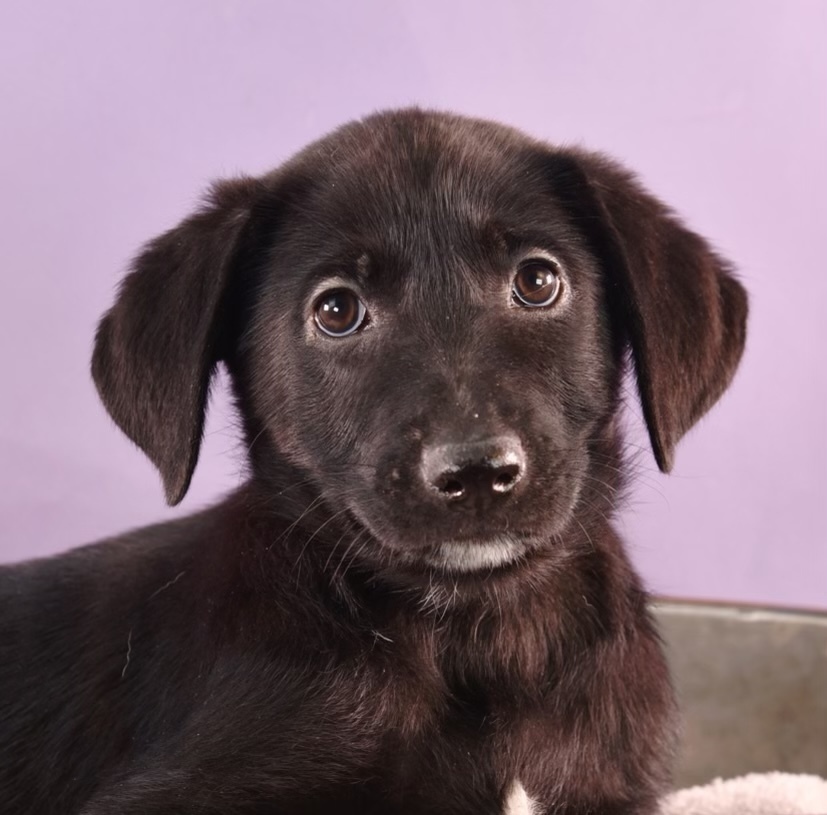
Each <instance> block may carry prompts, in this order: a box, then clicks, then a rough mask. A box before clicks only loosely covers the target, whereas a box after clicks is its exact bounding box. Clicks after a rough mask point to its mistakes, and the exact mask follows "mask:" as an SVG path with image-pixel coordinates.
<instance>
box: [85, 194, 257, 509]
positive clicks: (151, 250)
mask: <svg viewBox="0 0 827 815" xmlns="http://www.w3.org/2000/svg"><path fill="white" fill-rule="evenodd" d="M257 184H258V182H257V181H254V180H253V179H240V180H237V181H229V182H222V183H220V184H217V185H215V186H214V187H213V188H212V190H211V192H210V194H209V196H208V198H207V201H206V203H205V204H204V206H203V207H202V209H201V210H200V211H198V212H196V213H195V214H194V215H192V216H191V217H189V218H187V219H186V220H184V221H183V222H182V223H181V224H179V225H178V226H177V227H176V228H175V229H172V230H170V231H169V232H166V233H165V234H163V235H161V236H160V237H158V238H156V239H155V240H154V241H152V242H150V243H149V244H147V246H146V247H145V248H144V249H143V251H142V252H141V254H140V255H138V257H137V258H136V259H135V261H134V262H133V264H132V271H131V272H130V274H128V275H127V276H126V278H125V279H124V281H123V282H122V284H121V286H120V289H119V293H118V297H117V300H116V302H115V305H114V306H113V307H112V308H111V309H110V311H109V312H107V314H106V315H105V316H104V317H103V319H102V320H101V322H100V325H99V326H98V331H97V336H96V340H95V350H94V354H93V356H92V377H93V379H94V381H95V385H96V386H97V389H98V393H99V394H100V396H101V399H102V400H103V403H104V405H105V406H106V409H107V410H108V411H109V413H110V415H111V416H112V418H113V419H114V420H115V422H116V423H117V424H118V426H119V427H120V428H121V430H123V431H124V433H126V435H127V436H129V438H130V439H132V441H134V442H135V444H137V445H138V447H140V448H141V450H143V451H144V452H145V453H146V454H147V456H148V457H149V458H150V460H151V461H152V462H153V463H154V464H155V466H156V467H157V468H158V470H159V471H160V473H161V477H162V479H163V482H164V489H165V492H166V498H167V502H168V503H169V504H170V505H175V504H177V503H178V502H179V501H180V500H181V499H182V498H183V497H184V495H185V493H186V491H187V488H188V487H189V484H190V480H191V478H192V473H193V470H194V469H195V464H196V461H197V460H198V451H199V447H200V445H201V433H202V429H203V423H204V411H205V408H206V403H207V395H208V392H209V384H210V379H211V376H212V373H213V371H214V369H215V366H216V364H217V363H218V361H219V360H220V359H221V358H222V355H223V354H224V353H225V346H226V342H227V336H226V335H227V319H226V313H225V312H226V306H227V302H228V298H229V291H230V288H231V281H232V278H233V276H234V275H233V272H234V267H235V265H236V259H237V256H238V254H239V244H240V242H241V237H242V234H243V233H244V231H245V226H246V224H247V222H248V220H249V218H250V212H251V207H252V201H253V197H254V194H255V191H256V189H257Z"/></svg>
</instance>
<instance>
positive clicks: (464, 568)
mask: <svg viewBox="0 0 827 815" xmlns="http://www.w3.org/2000/svg"><path fill="white" fill-rule="evenodd" d="M530 548H531V542H530V541H528V540H526V539H523V538H518V537H517V536H515V535H506V534H503V535H497V536H495V537H493V538H487V539H484V540H476V539H469V540H448V541H444V542H443V543H438V544H436V545H434V546H431V547H428V548H427V549H426V550H425V551H424V552H422V553H421V554H420V559H421V562H422V563H424V564H426V565H427V566H431V567H433V568H435V569H438V570H440V571H444V572H476V571H480V570H483V569H498V568H502V567H505V566H508V565H510V564H512V563H515V562H516V561H518V560H521V559H522V558H524V557H525V555H526V553H527V552H528V550H529V549H530Z"/></svg>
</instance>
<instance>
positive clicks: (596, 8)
mask: <svg viewBox="0 0 827 815" xmlns="http://www.w3.org/2000/svg"><path fill="white" fill-rule="evenodd" d="M825 44H827V4H825V3H824V2H820V0H811V1H810V2H804V1H803V0H796V1H795V2H792V0H783V1H781V2H758V0H737V1H736V0H727V2H695V1H694V0H693V2H670V3H663V2H660V1H659V0H645V1H641V0H627V2H624V3H617V2H614V0H605V2H582V1H581V2H578V3H571V2H549V1H548V0H519V2H510V3H507V4H506V3H493V2H487V3H484V2H480V0H436V1H434V0H411V1H410V2H400V1H398V0H397V1H396V2H388V0H375V2H368V1H367V0H360V2H353V0H349V2H342V0H301V2H297V1H294V0H281V2H267V1H266V0H257V2H241V1H240V0H239V1H234V0H223V1H222V0H210V1H209V2H207V0H186V1H183V0H176V2H169V1H168V0H163V2H160V1H159V0H152V1H151V2H149V1H148V0H141V2H140V3H129V4H127V3H111V2H109V0H77V1H76V2H72V3H66V2H58V0H44V2H37V3H34V2H28V1H27V2H20V1H19V0H4V2H3V4H2V7H0V100H1V101H2V108H0V122H2V123H1V124H0V179H2V184H1V185H0V230H2V232H1V233H0V234H2V240H0V269H1V270H2V271H1V272H0V345H2V347H3V348H4V349H5V363H4V371H3V376H2V400H0V486H2V489H0V559H3V560H15V559H21V558H26V557H32V556H35V555H45V554H48V553H51V552H56V551H59V550H62V549H66V548H68V547H70V546H74V545H77V544H80V543H84V542H87V541H90V540H94V539H95V538H99V537H101V536H104V535H107V534H111V533H114V532H117V531H119V530H122V529H124V528H127V527H130V526H134V525H138V524H143V523H146V522H149V521H153V520H156V519H159V518H166V517H170V516H171V515H173V514H174V513H173V512H172V511H171V510H168V509H165V507H164V505H163V501H162V493H161V488H160V484H159V482H158V479H157V477H156V475H155V473H154V471H153V470H152V469H151V467H150V465H149V464H148V463H147V462H146V461H145V460H144V459H143V458H142V457H141V455H140V454H139V453H138V452H137V450H135V449H133V447H132V446H131V444H130V443H129V442H128V441H127V440H126V439H125V438H124V437H122V436H120V435H119V433H118V432H117V431H116V429H115V427H114V425H113V424H112V423H111V422H110V420H109V419H108V418H107V416H106V414H105V413H104V411H103V409H102V408H101V407H100V405H99V404H98V401H97V397H96V395H95V392H94V389H93V387H92V384H91V381H90V379H89V375H88V358H89V353H90V347H91V341H92V335H93V331H94V327H95V323H96V320H97V318H98V316H99V315H100V313H101V312H102V311H103V310H104V309H105V308H106V307H108V305H109V304H110V302H111V300H112V297H113V292H114V288H115V285H116V282H117V280H118V278H119V277H120V275H121V274H122V272H123V270H124V266H125V264H126V262H127V260H128V258H129V257H130V255H131V254H132V253H133V252H134V251H135V249H136V248H137V247H138V245H139V244H140V243H141V242H143V241H144V240H145V239H147V238H149V237H151V236H153V235H155V234H156V233H157V232H159V231H161V230H163V229H165V228H167V227H169V226H171V225H172V224H173V223H175V222H176V220H177V219H178V218H180V217H181V216H182V215H184V214H185V213H186V212H187V211H188V210H189V208H190V207H191V206H192V205H193V203H194V202H195V201H196V199H197V197H198V195H199V193H200V192H201V190H203V188H204V186H205V183H206V182H207V181H208V179H210V178H213V177H215V176H221V175H225V174H229V173H234V172H237V171H247V172H257V171H260V170H264V169H267V168H269V167H271V166H273V165H275V164H277V163H278V162H280V161H282V160H283V159H285V158H286V157H287V156H289V155H290V154H291V153H292V152H293V151H294V150H296V149H297V148H299V147H301V146H302V145H303V144H304V143H306V142H307V141H308V140H310V139H313V138H315V137H316V136H319V135H320V134H322V133H324V132H325V131H326V130H328V129H329V128H331V127H333V126H334V125H336V124H339V123H341V122H343V121H345V120H347V119H350V118H352V117H354V116H358V115H361V114H364V113H367V112H370V111H373V110H375V109H377V108H382V107H387V106H394V105H405V104H409V103H414V102H416V103H421V104H425V105H431V106H436V107H440V108H450V109H455V110H458V111H462V112H467V113H472V114H478V115H482V116H487V117H492V118H497V119H501V120H503V121H505V122H508V123H511V124H514V125H517V126H519V127H522V128H524V129H526V130H528V131H529V132H531V133H533V134H535V135H537V136H540V137H544V138H547V139H549V140H553V141H564V142H582V143H583V144H585V145H587V146H591V147H596V148H600V149H605V150H607V151H609V152H611V153H614V154H615V155H617V156H618V157H620V158H622V159H623V160H625V161H627V162H628V163H629V164H630V165H631V166H633V167H635V168H637V169H638V170H639V171H640V173H641V175H642V176H643V178H644V180H645V181H646V182H647V183H648V184H649V185H650V186H651V187H652V188H653V189H654V190H655V191H656V192H657V193H658V194H660V195H661V196H662V197H664V198H665V199H666V200H668V201H669V202H671V203H672V204H674V206H675V207H677V208H678V210H679V211H680V212H682V213H683V214H684V215H685V216H686V218H687V220H688V221H689V223H690V224H691V225H692V226H693V227H695V228H697V229H698V230H700V231H701V232H703V233H705V234H707V235H709V236H710V237H711V238H712V239H713V240H714V241H715V243H716V244H717V245H718V246H719V248H720V249H721V250H722V251H723V252H724V253H726V254H728V255H730V256H731V257H732V258H733V259H735V260H736V261H737V263H738V265H739V266H740V269H741V275H742V278H743V280H744V282H745V283H746V285H747V287H748V288H749V290H750V293H751V297H752V319H751V324H750V335H749V341H748V348H747V354H746V357H745V360H744V364H743V367H742V369H741V371H740V372H739V374H738V376H737V378H736V381H735V384H734V387H733V388H732V390H731V391H730V392H729V393H728V394H727V395H726V396H725V397H724V399H723V400H722V402H721V403H720V404H719V406H718V407H717V409H716V410H715V411H714V412H713V413H712V414H711V415H710V416H709V417H708V418H707V419H705V420H704V421H703V422H702V423H701V425H700V426H699V427H697V428H696V429H695V430H694V431H693V432H692V433H691V434H690V436H689V437H688V438H687V439H686V440H685V442H684V443H683V444H682V446H681V447H680V449H679V451H678V457H677V467H676V471H675V474H674V475H673V476H672V477H670V478H665V477H662V476H660V475H659V474H658V473H657V471H656V468H655V465H654V462H653V460H652V458H651V456H650V454H649V452H648V450H643V451H642V452H641V456H640V469H641V479H640V480H639V482H638V484H637V488H636V489H635V490H634V492H633V494H632V495H631V498H630V502H629V506H628V508H627V511H626V512H625V514H624V516H623V519H622V525H623V527H624V530H625V532H626V534H627V537H628V539H629V540H630V541H632V551H633V554H634V557H635V559H636V561H637V563H638V564H639V565H640V567H641V569H642V570H643V572H644V574H645V576H646V578H647V580H648V582H649V585H650V586H651V587H652V588H653V589H654V590H656V591H659V592H664V593H668V594H673V595H683V596H695V597H708V598H723V599H737V600H747V601H759V602H776V603H783V604H793V605H809V606H820V607H827V502H826V501H825V497H826V496H827V432H825V431H827V409H826V408H827V399H826V398H825V397H826V393H825V391H827V364H825V362H826V361H827V360H826V355H825V349H827V336H825V334H827V330H826V329H825V325H827V320H825V308H826V307H827V239H826V238H825V236H826V235H827V151H826V150H825V145H827V115H825V114H826V113H827V104H825V100H827V64H825V63H826V62H827V59H825V55H827V49H826V48H825ZM635 441H636V442H637V443H641V444H643V443H644V437H643V434H642V433H640V432H639V431H638V432H636V433H635ZM240 471H241V452H240V451H239V450H238V447H237V444H236V435H235V431H234V429H233V421H232V417H231V415H230V414H229V412H228V410H227V400H226V395H225V392H224V389H223V386H222V387H221V388H219V389H217V391H216V396H215V398H214V400H213V404H212V411H211V415H210V419H209V422H208V428H207V438H206V444H205V447H204V451H203V455H202V460H201V464H200V467H199V469H198V471H197V472H196V477H195V481H194V485H193V489H192V491H191V493H190V495H189V496H188V498H187V499H186V500H185V502H184V506H183V507H182V508H181V510H179V511H190V510H192V509H194V508H196V507H199V506H201V505H203V504H204V503H206V502H208V501H210V500H212V499H213V498H214V497H216V496H218V495H220V494H221V493H222V492H224V491H226V490H227V489H228V488H230V487H232V486H233V485H234V484H236V483H237V482H238V478H239V473H240Z"/></svg>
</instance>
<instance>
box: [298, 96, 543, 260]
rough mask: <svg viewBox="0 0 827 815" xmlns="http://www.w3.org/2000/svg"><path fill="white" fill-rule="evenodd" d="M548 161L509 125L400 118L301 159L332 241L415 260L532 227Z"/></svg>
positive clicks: (429, 116)
mask: <svg viewBox="0 0 827 815" xmlns="http://www.w3.org/2000/svg"><path fill="white" fill-rule="evenodd" d="M539 155H540V150H539V147H538V146H537V145H536V144H535V143H533V142H531V141H530V140H529V139H528V138H527V137H525V136H523V135H522V134H519V133H517V132H516V131H513V130H511V129H509V128H505V127H502V126H500V125H495V124H492V123H490V122H481V121H477V120H472V119H465V118H462V117H455V116H449V115H446V114H435V113H427V112H423V111H401V112H396V113H394V114H390V115H388V114H383V115H378V116H375V117H372V118H370V119H367V120H364V121H361V122H356V123H353V124H350V125H347V126H345V127H344V128H342V129H340V130H338V131H336V132H334V133H333V134H331V135H330V136H328V137H327V138H326V139H323V140H322V141H320V142H318V143H316V144H315V145H312V146H311V147H310V148H309V149H308V150H307V151H305V152H304V153H303V154H302V155H300V156H299V157H298V158H299V166H300V167H301V168H302V170H303V172H304V174H305V176H306V177H307V178H308V179H309V180H310V183H309V185H308V188H309V193H308V198H309V201H308V204H307V205H309V207H310V208H311V209H312V212H313V215H314V218H315V219H316V220H319V219H322V220H323V221H324V222H325V223H326V225H327V227H328V230H329V232H330V233H332V234H331V235H330V236H331V237H334V236H335V237H339V238H341V239H342V240H343V241H347V242H352V243H359V242H361V243H362V245H363V247H364V249H365V251H367V252H368V253H370V252H371V251H376V250H379V251H388V252H393V253H398V254H399V255H403V256H411V255H412V254H414V255H422V254H431V253H436V254H444V253H445V252H446V251H447V250H452V251H454V252H456V251H457V250H461V249H462V248H463V246H464V245H465V244H469V245H470V246H473V245H474V244H475V242H477V241H478V240H479V238H480V237H481V236H484V237H486V238H493V233H494V231H495V229H496V227H497V226H501V227H502V228H503V229H507V228H508V227H509V226H513V225H514V223H522V222H525V220H526V219H530V218H531V217H532V215H531V213H532V212H533V211H534V209H535V208H536V206H537V204H538V202H539V200H540V196H541V189H542V187H543V183H542V177H541V176H542V171H541V166H540V161H539ZM307 205H306V206H307Z"/></svg>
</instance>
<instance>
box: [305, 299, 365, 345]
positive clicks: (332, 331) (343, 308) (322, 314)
mask: <svg viewBox="0 0 827 815" xmlns="http://www.w3.org/2000/svg"><path fill="white" fill-rule="evenodd" d="M366 314H367V310H366V309H365V304H364V303H363V302H362V301H361V300H360V299H359V298H358V297H357V296H356V295H355V294H354V293H353V292H352V291H349V290H348V289H336V290H335V291H327V292H325V293H324V294H323V295H322V296H321V297H319V299H318V300H317V301H316V306H315V319H316V325H317V326H318V327H319V328H320V329H321V330H322V331H323V332H324V333H325V334H327V335H328V336H329V337H347V336H348V335H349V334H353V333H354V332H355V331H358V330H359V329H360V328H361V326H362V325H363V324H364V322H365V315H366Z"/></svg>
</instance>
